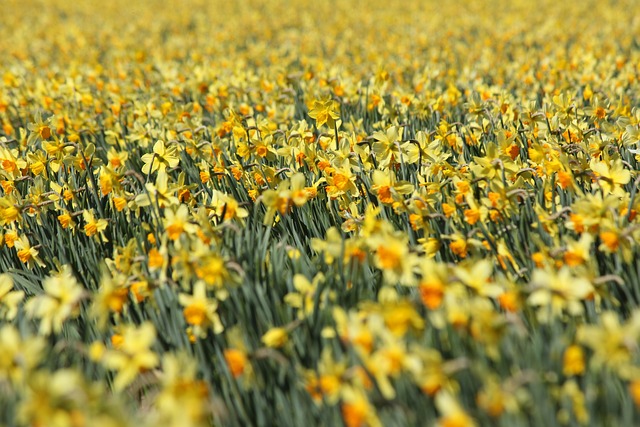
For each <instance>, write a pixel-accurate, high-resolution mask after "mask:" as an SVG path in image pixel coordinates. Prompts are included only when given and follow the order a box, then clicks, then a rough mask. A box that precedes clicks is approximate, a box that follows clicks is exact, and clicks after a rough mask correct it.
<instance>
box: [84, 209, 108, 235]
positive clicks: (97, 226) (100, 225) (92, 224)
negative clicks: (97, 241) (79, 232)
mask: <svg viewBox="0 0 640 427" xmlns="http://www.w3.org/2000/svg"><path fill="white" fill-rule="evenodd" d="M82 218H83V219H84V222H85V225H84V234H86V235H87V237H91V236H94V235H96V234H98V233H99V234H100V237H101V239H102V241H103V242H108V240H107V237H106V236H105V235H104V231H105V230H106V229H107V225H109V223H108V222H107V220H106V219H102V218H100V219H96V218H95V216H94V215H93V211H91V210H85V211H84V212H82Z"/></svg>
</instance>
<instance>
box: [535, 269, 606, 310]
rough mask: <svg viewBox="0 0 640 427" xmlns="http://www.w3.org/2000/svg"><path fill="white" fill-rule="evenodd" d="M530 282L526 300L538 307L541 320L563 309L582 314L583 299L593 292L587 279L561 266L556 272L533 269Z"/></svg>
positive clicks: (590, 295)
mask: <svg viewBox="0 0 640 427" xmlns="http://www.w3.org/2000/svg"><path fill="white" fill-rule="evenodd" d="M531 284H532V286H534V290H533V292H532V293H531V295H529V298H528V299H527V302H528V303H529V304H530V305H532V306H534V307H538V316H539V318H540V320H541V321H547V320H550V319H551V318H553V317H555V316H558V315H560V314H561V313H562V311H563V310H566V311H567V312H568V313H569V314H571V315H574V316H575V315H579V314H582V312H583V310H584V308H583V301H584V300H586V299H588V298H590V297H592V296H593V293H594V292H595V289H594V287H593V285H592V284H591V282H590V281H589V280H587V279H586V278H584V277H580V276H574V275H573V274H572V273H571V269H569V268H568V267H562V268H561V269H560V271H558V272H557V273H555V272H552V271H549V270H535V271H534V272H533V276H532V278H531Z"/></svg>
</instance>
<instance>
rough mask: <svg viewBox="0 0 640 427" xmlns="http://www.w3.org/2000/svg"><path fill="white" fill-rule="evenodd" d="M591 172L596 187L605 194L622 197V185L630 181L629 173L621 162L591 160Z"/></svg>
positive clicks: (623, 192)
mask: <svg viewBox="0 0 640 427" xmlns="http://www.w3.org/2000/svg"><path fill="white" fill-rule="evenodd" d="M590 165H591V170H592V171H593V172H594V173H595V175H596V177H597V179H598V185H599V186H600V188H602V190H604V192H605V195H606V194H614V195H616V196H623V195H624V194H625V191H624V188H622V186H623V185H625V184H627V183H629V181H630V180H631V172H629V171H628V170H627V169H625V168H624V166H623V164H622V160H620V159H618V160H614V161H609V162H607V161H598V160H596V159H595V158H594V159H592V160H591V163H590Z"/></svg>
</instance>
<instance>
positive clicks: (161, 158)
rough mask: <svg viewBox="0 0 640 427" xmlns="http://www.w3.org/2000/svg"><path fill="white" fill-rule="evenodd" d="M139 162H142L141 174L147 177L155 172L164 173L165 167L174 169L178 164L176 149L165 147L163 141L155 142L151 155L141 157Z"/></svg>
mask: <svg viewBox="0 0 640 427" xmlns="http://www.w3.org/2000/svg"><path fill="white" fill-rule="evenodd" d="M141 160H142V161H143V162H144V165H143V166H142V173H143V174H145V175H148V174H150V173H152V172H155V171H156V170H161V171H165V170H166V168H167V167H169V168H175V167H176V166H178V164H179V163H180V157H179V155H178V150H177V148H176V147H175V146H174V145H172V146H171V147H169V148H166V147H165V144H164V141H160V140H158V141H156V143H155V144H154V145H153V153H147V154H144V155H142V158H141Z"/></svg>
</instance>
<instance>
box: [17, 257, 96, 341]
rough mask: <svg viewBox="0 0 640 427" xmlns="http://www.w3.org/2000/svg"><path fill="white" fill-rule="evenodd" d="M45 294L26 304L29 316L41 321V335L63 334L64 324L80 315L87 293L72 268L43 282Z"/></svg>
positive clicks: (66, 267)
mask: <svg viewBox="0 0 640 427" xmlns="http://www.w3.org/2000/svg"><path fill="white" fill-rule="evenodd" d="M42 288H43V290H44V293H43V294H41V295H37V296H34V297H32V298H31V299H30V300H29V301H27V303H26V304H25V310H26V312H27V314H28V315H29V316H31V317H33V318H37V319H39V320H40V333H41V334H42V335H49V334H51V333H52V332H54V333H56V334H59V333H61V332H62V326H63V324H64V322H65V321H66V320H67V319H69V318H75V317H77V316H78V315H79V314H80V302H81V301H82V299H83V298H84V297H85V296H86V291H85V290H84V288H83V287H82V286H80V284H79V283H78V281H77V280H76V278H75V276H74V275H73V273H72V271H71V268H70V267H69V266H65V267H64V268H63V269H62V271H60V272H59V273H57V274H54V275H52V276H49V277H47V278H46V279H45V280H44V281H43V282H42Z"/></svg>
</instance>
